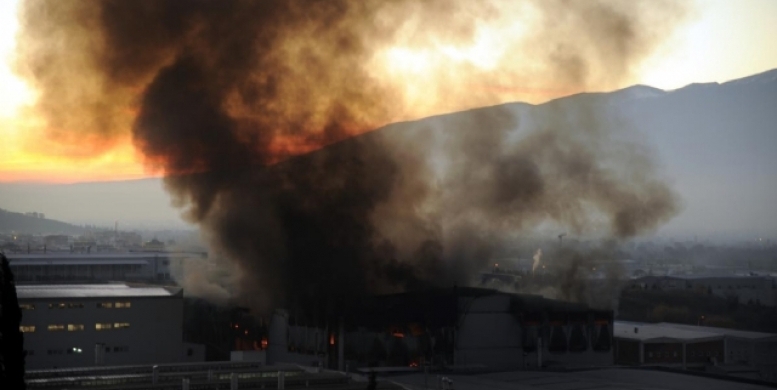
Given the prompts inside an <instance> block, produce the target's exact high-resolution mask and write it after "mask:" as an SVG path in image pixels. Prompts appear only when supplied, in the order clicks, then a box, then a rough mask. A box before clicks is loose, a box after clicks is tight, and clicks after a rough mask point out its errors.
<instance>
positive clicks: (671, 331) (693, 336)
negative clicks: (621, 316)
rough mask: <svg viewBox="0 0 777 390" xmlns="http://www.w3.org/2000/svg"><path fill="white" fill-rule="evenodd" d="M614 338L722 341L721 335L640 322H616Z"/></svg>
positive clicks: (648, 340) (656, 340) (657, 340)
mask: <svg viewBox="0 0 777 390" xmlns="http://www.w3.org/2000/svg"><path fill="white" fill-rule="evenodd" d="M635 329H636V330H637V331H636V332H635ZM612 333H613V337H615V338H621V339H630V340H640V341H647V342H660V341H694V342H697V341H709V340H715V339H722V338H723V335H722V334H720V333H713V332H705V331H701V330H689V329H679V328H674V327H669V326H660V325H658V324H643V323H638V322H623V321H615V325H614V326H613V332H612Z"/></svg>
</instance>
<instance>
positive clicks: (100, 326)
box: [19, 322, 130, 333]
mask: <svg viewBox="0 0 777 390" xmlns="http://www.w3.org/2000/svg"><path fill="white" fill-rule="evenodd" d="M129 327H130V324H129V322H105V323H99V322H98V323H96V324H94V329H95V330H109V329H126V328H129ZM47 329H48V330H49V331H51V332H59V331H64V330H65V329H67V331H68V332H78V331H82V330H84V329H85V328H84V324H67V325H66V324H50V325H49V326H48V327H47ZM19 331H20V332H22V333H34V332H35V325H21V326H19Z"/></svg>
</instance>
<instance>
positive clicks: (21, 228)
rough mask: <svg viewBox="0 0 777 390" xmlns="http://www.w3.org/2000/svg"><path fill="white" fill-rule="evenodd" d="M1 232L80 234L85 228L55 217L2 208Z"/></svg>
mask: <svg viewBox="0 0 777 390" xmlns="http://www.w3.org/2000/svg"><path fill="white" fill-rule="evenodd" d="M0 232H3V233H10V232H17V233H33V234H79V233H82V232H83V228H81V227H78V226H75V225H71V224H69V223H65V222H60V221H55V220H53V219H45V218H36V217H31V216H27V215H24V214H22V213H14V212H11V211H7V210H3V209H0Z"/></svg>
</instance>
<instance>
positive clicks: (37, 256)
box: [6, 252, 206, 264]
mask: <svg viewBox="0 0 777 390" xmlns="http://www.w3.org/2000/svg"><path fill="white" fill-rule="evenodd" d="M205 256H206V254H205V253H197V252H129V253H69V252H67V253H8V254H6V257H8V260H9V261H10V262H11V264H13V263H14V262H15V261H29V260H51V261H63V260H85V259H90V260H108V261H111V260H127V259H164V258H167V259H185V258H202V257H205Z"/></svg>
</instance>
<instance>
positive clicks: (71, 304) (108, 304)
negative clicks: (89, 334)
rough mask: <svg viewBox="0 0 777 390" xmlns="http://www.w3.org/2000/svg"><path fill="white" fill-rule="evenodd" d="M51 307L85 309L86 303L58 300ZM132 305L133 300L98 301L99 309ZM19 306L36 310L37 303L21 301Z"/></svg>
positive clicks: (121, 307)
mask: <svg viewBox="0 0 777 390" xmlns="http://www.w3.org/2000/svg"><path fill="white" fill-rule="evenodd" d="M48 305H49V309H83V308H84V304H83V303H79V302H75V303H74V302H58V303H49V304H48ZM131 307H132V302H99V303H97V308H98V309H129V308H131ZM19 308H20V309H22V310H35V304H33V303H20V304H19Z"/></svg>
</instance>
